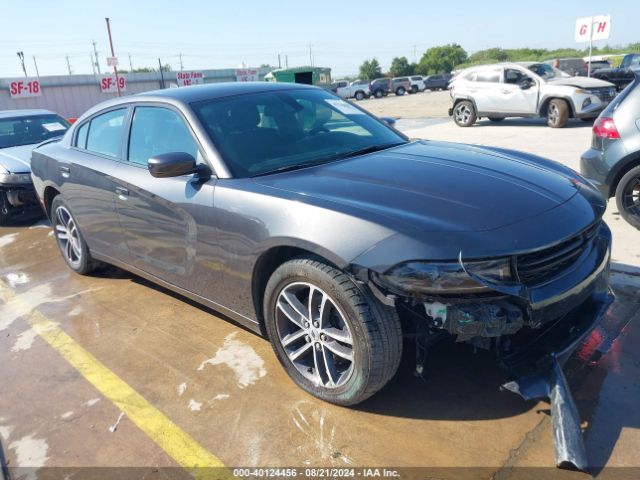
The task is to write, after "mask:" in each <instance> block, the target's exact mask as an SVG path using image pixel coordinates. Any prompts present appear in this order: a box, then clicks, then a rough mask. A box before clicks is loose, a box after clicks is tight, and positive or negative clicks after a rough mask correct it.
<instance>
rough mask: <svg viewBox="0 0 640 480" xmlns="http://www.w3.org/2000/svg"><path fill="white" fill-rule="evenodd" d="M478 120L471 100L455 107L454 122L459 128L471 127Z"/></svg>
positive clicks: (463, 101) (459, 103)
mask: <svg viewBox="0 0 640 480" xmlns="http://www.w3.org/2000/svg"><path fill="white" fill-rule="evenodd" d="M476 119H477V114H476V109H475V107H474V106H473V103H472V102H470V101H469V100H462V101H461V102H458V103H456V106H455V107H453V121H454V122H456V125H458V126H459V127H470V126H471V125H473V124H474V123H475V122H476Z"/></svg>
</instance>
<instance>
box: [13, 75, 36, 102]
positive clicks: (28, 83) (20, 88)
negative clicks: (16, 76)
mask: <svg viewBox="0 0 640 480" xmlns="http://www.w3.org/2000/svg"><path fill="white" fill-rule="evenodd" d="M9 93H10V94H11V98H28V97H40V96H42V89H41V88H40V82H39V81H38V80H30V79H28V78H26V79H24V80H16V81H14V82H11V83H10V84H9Z"/></svg>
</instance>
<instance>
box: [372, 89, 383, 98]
mask: <svg viewBox="0 0 640 480" xmlns="http://www.w3.org/2000/svg"><path fill="white" fill-rule="evenodd" d="M373 96H374V97H376V98H382V97H383V96H384V92H383V91H382V90H376V91H375V92H373Z"/></svg>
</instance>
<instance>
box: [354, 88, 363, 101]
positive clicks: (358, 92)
mask: <svg viewBox="0 0 640 480" xmlns="http://www.w3.org/2000/svg"><path fill="white" fill-rule="evenodd" d="M355 97H356V100H364V92H361V91H360V90H358V91H357V92H356V95H355Z"/></svg>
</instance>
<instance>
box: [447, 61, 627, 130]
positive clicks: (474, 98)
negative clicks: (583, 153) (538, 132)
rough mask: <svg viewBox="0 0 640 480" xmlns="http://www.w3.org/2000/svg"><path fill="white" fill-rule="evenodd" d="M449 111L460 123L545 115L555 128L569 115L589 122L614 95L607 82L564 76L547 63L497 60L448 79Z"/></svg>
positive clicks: (566, 119)
mask: <svg viewBox="0 0 640 480" xmlns="http://www.w3.org/2000/svg"><path fill="white" fill-rule="evenodd" d="M450 92H451V99H452V101H453V106H452V108H450V109H449V116H453V119H454V121H455V122H456V124H457V125H459V126H461V127H470V126H471V125H473V124H474V123H475V121H476V120H477V119H478V118H480V117H487V118H488V119H489V120H491V121H494V122H499V121H501V120H504V119H505V118H506V117H545V118H546V119H547V124H548V125H549V126H550V127H554V128H560V127H563V126H565V125H566V123H567V121H568V119H569V118H580V119H583V120H587V121H591V120H593V119H594V118H595V117H597V116H598V114H599V113H600V112H601V111H602V110H604V108H605V107H606V106H607V105H608V104H609V102H610V101H611V100H612V99H613V98H614V97H615V95H616V89H615V86H614V85H613V84H612V83H609V82H604V81H602V80H598V79H595V78H586V77H570V76H569V75H567V74H566V73H564V72H561V71H560V70H558V69H557V68H553V67H551V66H550V65H549V64H547V63H535V62H522V63H500V64H494V65H484V66H480V67H471V68H468V69H466V70H464V71H462V72H460V73H459V74H458V75H457V76H456V77H455V79H453V80H452V82H451V84H450Z"/></svg>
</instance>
